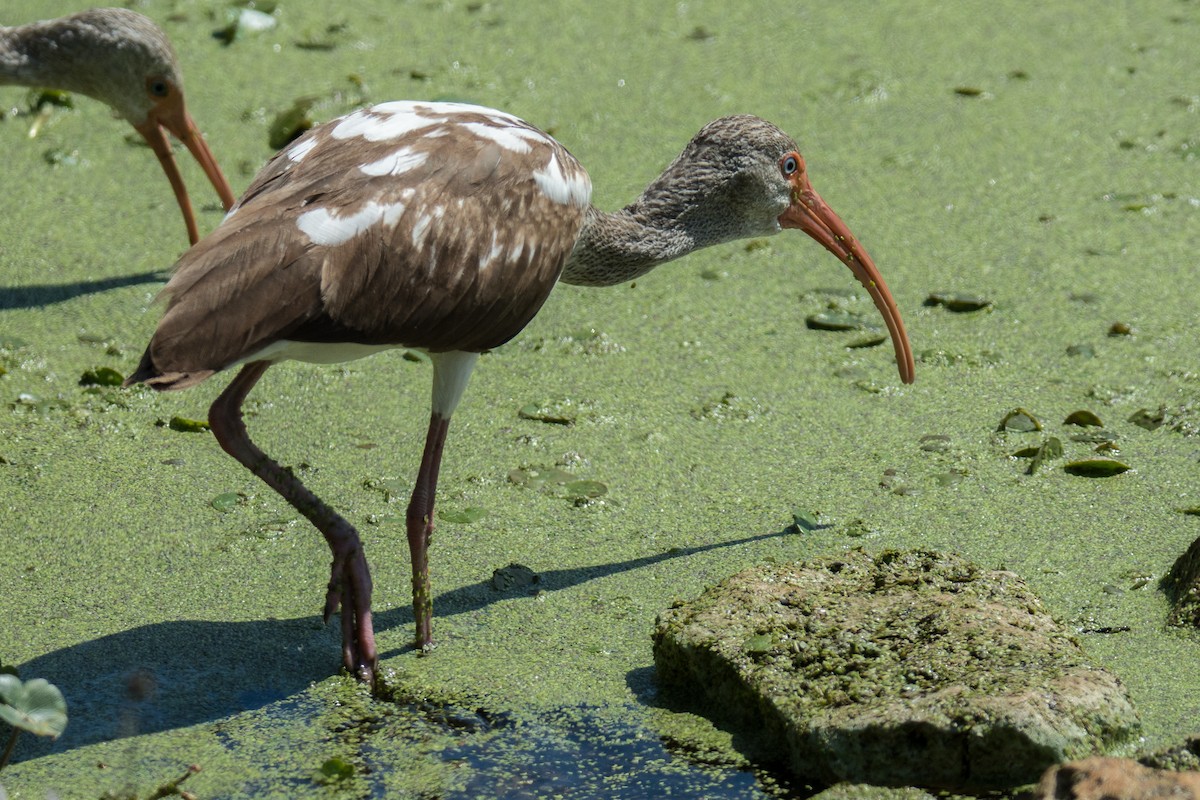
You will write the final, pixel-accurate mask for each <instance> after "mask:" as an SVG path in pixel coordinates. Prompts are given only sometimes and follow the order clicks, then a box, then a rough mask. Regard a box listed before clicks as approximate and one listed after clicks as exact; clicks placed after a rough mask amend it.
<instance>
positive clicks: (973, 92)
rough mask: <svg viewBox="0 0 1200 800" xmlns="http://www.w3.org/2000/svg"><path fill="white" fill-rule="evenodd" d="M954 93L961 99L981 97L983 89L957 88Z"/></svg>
mask: <svg viewBox="0 0 1200 800" xmlns="http://www.w3.org/2000/svg"><path fill="white" fill-rule="evenodd" d="M954 93H955V94H956V95H958V96H959V97H979V96H980V95H982V94H983V89H980V88H979V87H978V86H955V87H954Z"/></svg>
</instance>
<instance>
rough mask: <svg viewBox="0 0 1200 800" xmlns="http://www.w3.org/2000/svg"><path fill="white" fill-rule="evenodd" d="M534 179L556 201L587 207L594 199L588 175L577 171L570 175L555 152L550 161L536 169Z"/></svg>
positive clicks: (543, 191) (543, 192) (547, 195)
mask: <svg viewBox="0 0 1200 800" xmlns="http://www.w3.org/2000/svg"><path fill="white" fill-rule="evenodd" d="M533 179H534V180H535V181H536V182H537V185H538V188H539V189H541V190H542V194H544V195H546V197H549V198H550V199H551V200H553V201H554V202H556V203H561V204H563V205H572V206H576V207H578V208H585V207H586V206H587V204H588V203H589V202H590V201H591V199H592V182H591V180H590V179H589V178H588V176H587V175H586V174H580V173H579V172H576V171H572V173H571V175H569V176H568V175H567V174H566V173H564V172H563V169H562V165H561V164H559V163H558V155H557V154H555V153H553V152H552V153H551V154H550V163H549V164H547V165H546V166H544V167H542V168H541V169H539V170H536V171H535V172H534V173H533Z"/></svg>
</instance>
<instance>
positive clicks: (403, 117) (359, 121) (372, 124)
mask: <svg viewBox="0 0 1200 800" xmlns="http://www.w3.org/2000/svg"><path fill="white" fill-rule="evenodd" d="M396 105H402V104H400V103H383V104H381V105H378V106H374V107H372V108H368V109H364V110H362V111H355V112H354V113H353V114H349V115H347V116H345V117H343V118H342V121H341V122H339V123H338V124H337V125H336V126H334V129H333V130H332V131H331V132H330V135H331V136H333V138H335V139H352V138H354V137H355V136H361V137H362V138H364V139H366V140H367V141H368V142H382V141H386V140H388V139H398V138H400V137H401V136H404V135H406V134H409V133H412V132H413V131H419V130H421V129H422V128H430V127H432V126H434V125H438V124H440V123H442V122H445V121H446V120H445V119H441V118H430V117H425V116H421V115H419V114H414V113H412V109H411V104H409V108H408V110H407V111H405V110H397V111H391V110H385V109H387V107H389V106H396Z"/></svg>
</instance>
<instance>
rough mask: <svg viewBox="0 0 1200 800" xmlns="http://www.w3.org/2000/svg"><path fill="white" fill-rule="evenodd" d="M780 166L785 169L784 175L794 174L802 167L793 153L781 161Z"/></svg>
mask: <svg viewBox="0 0 1200 800" xmlns="http://www.w3.org/2000/svg"><path fill="white" fill-rule="evenodd" d="M779 168H780V169H781V170H783V174H784V175H793V174H795V172H796V170H798V169H800V161H799V160H798V159H797V158H796V157H795V156H793V155H787V156H784V157H783V161H780V162H779Z"/></svg>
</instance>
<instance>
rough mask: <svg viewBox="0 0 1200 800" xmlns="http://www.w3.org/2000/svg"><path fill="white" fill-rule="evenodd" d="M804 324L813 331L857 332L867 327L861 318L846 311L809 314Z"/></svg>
mask: <svg viewBox="0 0 1200 800" xmlns="http://www.w3.org/2000/svg"><path fill="white" fill-rule="evenodd" d="M804 324H805V325H807V326H808V327H809V328H811V329H812V330H814V331H859V330H862V329H864V328H866V327H867V324H866V322H865V321H864V319H863V317H862V316H861V315H859V314H851V313H849V312H846V311H821V312H819V313H817V314H809V315H808V316H807V317H805V318H804Z"/></svg>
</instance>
